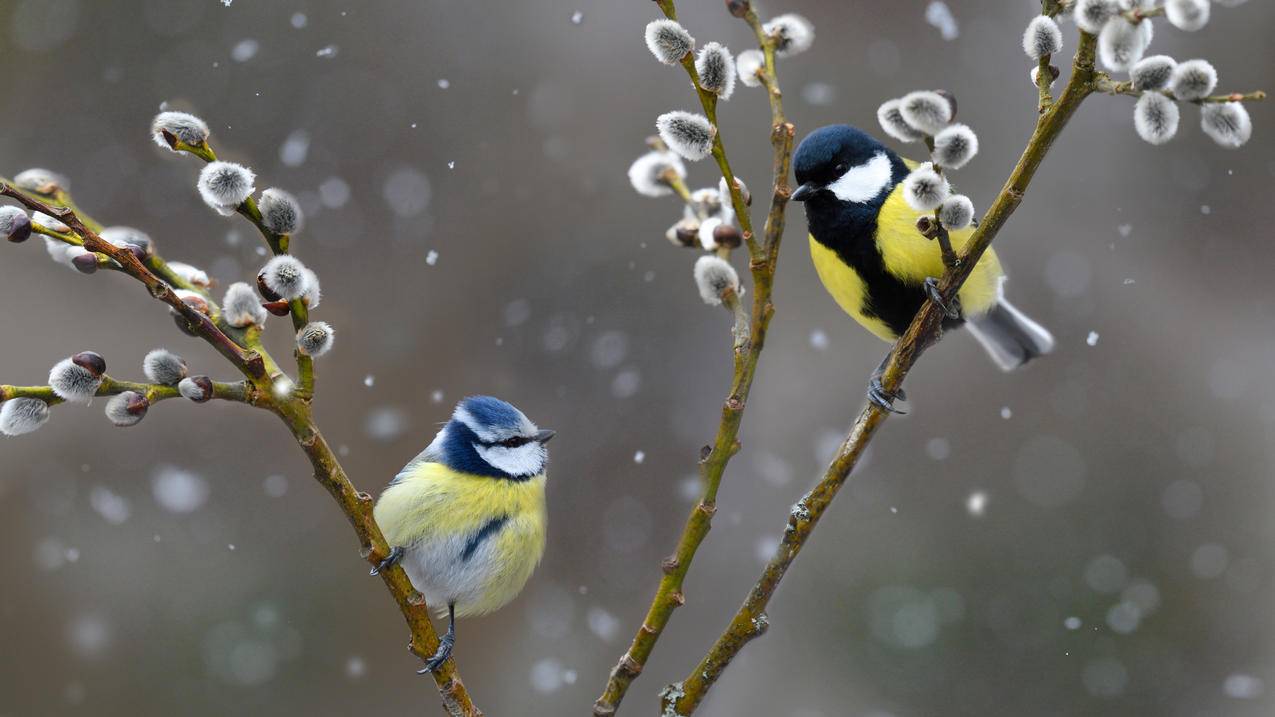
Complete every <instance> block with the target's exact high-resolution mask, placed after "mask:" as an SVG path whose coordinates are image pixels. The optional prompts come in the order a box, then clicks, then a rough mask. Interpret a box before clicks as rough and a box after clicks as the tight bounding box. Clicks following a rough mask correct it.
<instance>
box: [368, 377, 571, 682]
mask: <svg viewBox="0 0 1275 717" xmlns="http://www.w3.org/2000/svg"><path fill="white" fill-rule="evenodd" d="M553 436H554V432H553V431H548V430H541V429H540V428H537V427H536V424H534V423H532V422H531V421H530V420H529V419H528V418H527V417H526V416H525V415H523V413H522V411H519V410H518V409H517V408H514V407H513V406H512V405H510V404H508V403H506V402H504V401H502V400H500V399H498V398H492V397H490V396H471V397H469V398H466V399H465V400H463V401H461V402H460V403H459V404H458V405H457V406H456V410H455V411H454V412H453V413H452V417H451V420H449V421H448V422H447V424H446V425H444V426H443V428H442V430H440V431H439V432H438V435H436V436H435V437H434V440H433V441H432V442H431V443H430V444H429V446H428V447H427V448H426V449H425V450H424V451H422V452H421V454H420V455H418V456H416V457H415V458H413V459H412V460H411V462H409V463H408V464H407V465H406V466H404V467H403V470H401V471H399V473H398V475H397V476H396V477H395V478H394V480H393V481H391V482H390V484H389V487H387V488H386V489H385V491H384V492H383V493H381V497H380V498H379V499H378V500H377V502H376V509H375V516H376V522H377V523H378V524H380V526H381V531H382V532H383V533H384V534H385V540H386V542H388V543H389V545H390V546H391V550H390V554H389V555H388V556H387V557H386V558H385V560H383V561H381V563H380V565H379V566H378V567H377V568H376V569H374V570H373V571H372V574H373V575H375V574H377V573H378V572H380V571H381V570H384V569H386V568H388V567H389V566H391V565H393V564H394V563H395V562H398V561H402V564H403V569H404V570H405V571H407V576H408V577H409V578H410V579H411V581H412V585H413V587H415V588H416V589H417V590H419V591H420V592H421V594H423V595H424V596H425V600H426V602H427V603H428V604H430V605H433V606H435V608H436V609H438V610H439V611H440V613H441V611H442V608H443V606H444V605H445V606H446V607H447V615H448V624H447V633H446V634H445V635H443V637H442V639H441V640H440V644H439V646H438V650H437V652H435V654H434V655H433V657H431V658H430V659H429V660H427V661H426V662H425V667H424V669H422V670H420V672H421V674H424V673H426V672H433V671H434V670H436V669H438V667H439V666H440V665H442V664H443V662H444V661H446V660H447V658H448V657H449V656H450V655H451V652H452V647H453V646H454V645H455V644H456V616H457V615H460V616H461V617H466V616H469V615H482V614H485V613H489V612H492V611H494V610H497V609H499V608H501V607H503V606H504V605H505V604H506V603H508V602H509V601H510V600H513V599H514V597H515V596H516V595H517V594H518V593H519V592H520V591H521V590H522V588H523V585H525V584H526V583H527V579H528V578H530V577H531V573H532V571H534V570H535V568H536V565H537V564H538V563H539V562H540V558H541V556H542V555H543V554H544V549H545V522H546V515H545V463H546V461H547V460H548V451H547V450H546V449H545V444H546V443H548V442H549V439H551V438H553Z"/></svg>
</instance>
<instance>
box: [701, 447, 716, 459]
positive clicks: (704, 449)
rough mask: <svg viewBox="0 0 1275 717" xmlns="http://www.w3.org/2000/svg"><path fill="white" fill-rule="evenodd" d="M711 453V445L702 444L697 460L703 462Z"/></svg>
mask: <svg viewBox="0 0 1275 717" xmlns="http://www.w3.org/2000/svg"><path fill="white" fill-rule="evenodd" d="M711 455H713V447H712V446H709V445H703V446H700V449H699V462H700V463H703V462H704V461H706V460H708V457H709V456H711Z"/></svg>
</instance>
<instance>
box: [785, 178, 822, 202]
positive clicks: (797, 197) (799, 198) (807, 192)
mask: <svg viewBox="0 0 1275 717" xmlns="http://www.w3.org/2000/svg"><path fill="white" fill-rule="evenodd" d="M820 189H823V187H820V186H818V185H817V184H814V183H813V182H806V183H805V184H803V185H801V186H800V187H797V191H795V192H793V193H792V197H791V199H792V200H793V201H794V202H804V201H806V200H807V199H809V198H811V197H813V196H814V195H815V192H817V191H819V190H820Z"/></svg>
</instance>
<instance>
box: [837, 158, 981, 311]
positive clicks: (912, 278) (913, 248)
mask: <svg viewBox="0 0 1275 717" xmlns="http://www.w3.org/2000/svg"><path fill="white" fill-rule="evenodd" d="M921 214H922V213H921V212H918V211H916V210H915V209H913V208H912V207H910V206H908V203H907V200H906V199H904V198H903V185H902V183H900V184H899V185H898V186H896V187H895V188H894V190H893V191H891V192H890V195H889V196H888V197H886V200H885V203H884V204H883V205H882V206H881V211H880V213H879V214H878V215H877V236H876V242H877V248H878V249H879V250H880V251H881V260H882V262H883V263H884V264H885V270H886V271H887V272H888V273H890V274H891V275H892V276H895V277H897V278H899V279H901V280H903V281H904V282H905V283H909V284H920V283H922V282H924V281H925V280H926V279H927V278H929V277H935V278H938V277H941V276H943V272H944V269H945V267H944V266H943V252H942V250H941V249H940V248H939V243H938V242H937V241H935V240H932V239H926V238H925V237H924V236H922V235H921V233H920V232H919V231H917V229H916V220H917V218H918V217H920V216H921ZM948 235H949V236H950V238H951V240H952V247H953V248H954V249H955V250H956V251H957V252H958V253H959V252H961V251H963V250H964V249H965V247H966V245H967V244H969V241H970V238H971V237H972V236H973V235H974V229H973V228H972V227H966V228H964V229H957V230H955V231H951V232H949V233H948ZM1003 274H1004V272H1003V271H1002V270H1001V265H1000V260H999V259H997V258H996V253H995V252H994V251H992V249H990V248H989V249H988V250H987V251H985V252H984V253H983V256H982V257H980V258H979V261H978V264H977V265H976V266H975V267H974V271H973V272H971V273H970V276H969V278H968V279H966V281H965V284H964V285H963V286H962V287H961V290H960V292H959V293H958V294H957V296H959V297H960V300H961V310H962V311H963V312H964V313H965V314H966V315H977V314H982V313H984V312H986V311H987V310H988V309H990V308H992V306H993V305H994V304H995V303H996V301H997V299H999V298H1000V283H1001V277H1002V276H1003ZM860 323H862V322H860Z"/></svg>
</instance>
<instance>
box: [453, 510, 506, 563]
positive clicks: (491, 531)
mask: <svg viewBox="0 0 1275 717" xmlns="http://www.w3.org/2000/svg"><path fill="white" fill-rule="evenodd" d="M508 522H509V516H507V515H502V516H500V517H498V518H492V519H491V520H489V521H487V522H486V523H484V524H483V527H481V528H479V529H478V530H476V531H474V533H473V535H470V536H469V538H468V539H467V540H465V547H464V548H463V549H462V550H461V551H460V561H461V562H462V563H464V562H468V561H469V559H470V558H472V557H474V553H475V552H477V551H478V548H479V547H480V546H481V545H482V544H483V542H484V541H486V540H487V539H488V538H490V537H492V536H493V535H495V534H496V533H498V532H500V529H501V528H503V527H505V523H508Z"/></svg>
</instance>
